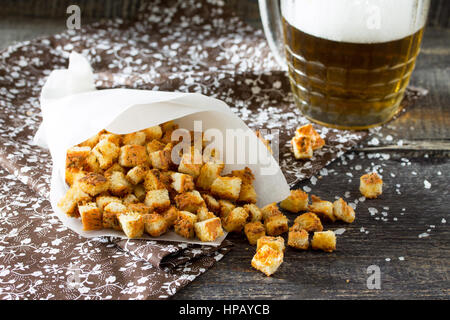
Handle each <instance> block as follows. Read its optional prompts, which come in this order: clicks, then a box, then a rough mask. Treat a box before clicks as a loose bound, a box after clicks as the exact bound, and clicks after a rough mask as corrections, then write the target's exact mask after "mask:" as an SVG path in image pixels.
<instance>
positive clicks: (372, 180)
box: [359, 172, 383, 199]
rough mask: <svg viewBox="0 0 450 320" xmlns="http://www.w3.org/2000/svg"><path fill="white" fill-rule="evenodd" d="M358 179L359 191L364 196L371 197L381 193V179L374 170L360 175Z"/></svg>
mask: <svg viewBox="0 0 450 320" xmlns="http://www.w3.org/2000/svg"><path fill="white" fill-rule="evenodd" d="M359 181H360V185H359V191H361V194H362V195H363V196H364V197H366V198H369V199H373V198H376V197H378V196H379V195H381V194H382V193H383V180H382V179H381V177H380V176H379V175H378V174H377V173H376V172H372V173H367V174H365V175H363V176H361V178H360V179H359Z"/></svg>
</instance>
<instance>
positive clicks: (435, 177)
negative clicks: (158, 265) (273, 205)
mask: <svg viewBox="0 0 450 320" xmlns="http://www.w3.org/2000/svg"><path fill="white" fill-rule="evenodd" d="M64 29H65V22H64V20H63V19H56V20H55V19H53V20H48V19H42V18H41V19H37V18H15V17H14V18H5V19H2V20H1V21H0V30H1V31H0V48H5V47H6V46H7V45H10V44H12V43H13V42H15V41H23V40H27V39H31V38H34V37H37V36H42V35H46V34H51V33H56V32H59V31H63V30H64ZM448 39H450V30H449V29H441V28H428V29H427V30H426V33H425V37H424V40H423V49H422V53H421V55H420V57H419V59H418V62H417V67H416V70H415V72H414V74H413V76H412V80H411V84H413V85H416V86H421V87H424V88H427V89H429V94H428V95H427V96H426V97H424V98H422V99H421V100H420V101H418V102H417V103H416V104H415V105H414V106H413V107H411V108H410V109H409V110H408V111H407V112H406V113H404V114H402V115H401V116H400V117H398V118H397V119H396V120H394V121H392V122H390V123H389V124H387V125H386V126H384V127H383V128H382V129H381V131H380V132H378V134H379V135H380V136H382V137H385V138H386V137H387V136H388V135H390V136H391V137H392V140H391V139H390V138H389V137H388V138H387V140H386V139H385V140H382V139H381V138H379V139H380V140H381V141H382V142H381V143H380V145H378V146H373V145H369V144H368V143H366V144H365V146H362V147H361V148H362V149H363V151H358V150H357V151H355V152H353V153H349V154H347V155H346V156H344V157H343V159H341V160H338V161H336V162H334V163H332V164H331V165H329V166H328V167H327V169H328V171H329V172H330V173H329V174H328V175H327V176H322V177H321V178H320V179H318V181H317V183H316V184H315V185H313V184H312V183H311V181H309V180H308V181H304V182H303V183H301V184H300V185H299V186H298V187H304V186H308V187H310V188H311V189H312V192H313V193H315V194H318V195H319V196H322V197H323V198H325V199H329V200H333V199H334V197H335V196H337V195H339V196H344V194H345V193H346V192H347V196H348V198H346V199H347V200H350V201H354V200H355V199H358V198H359V197H360V194H359V191H358V185H359V176H360V175H361V174H362V172H363V171H364V169H366V168H373V167H374V166H376V165H380V166H381V168H382V169H383V178H384V181H385V191H384V193H383V195H382V196H381V197H380V198H379V199H376V200H366V201H365V202H360V203H358V205H357V210H356V212H357V219H356V221H355V223H353V224H351V225H347V224H340V223H337V224H333V225H327V227H330V228H331V229H333V230H335V229H339V228H345V232H344V233H343V234H342V235H339V236H338V242H337V243H338V249H337V251H336V252H334V253H331V254H326V253H321V252H313V251H307V252H297V251H294V250H292V249H287V251H286V254H285V262H284V263H283V265H282V266H281V267H280V269H279V271H278V272H277V273H276V274H275V275H274V276H273V277H270V278H268V277H265V276H263V275H262V274H261V273H259V272H256V271H255V270H253V269H252V268H251V266H250V261H251V258H252V256H253V254H254V247H251V246H250V245H248V244H247V242H246V241H244V240H243V239H242V238H240V237H237V236H233V235H230V236H229V239H231V240H232V241H233V242H234V244H235V246H234V248H233V250H232V251H231V252H230V253H229V254H228V255H227V256H226V257H225V258H224V259H223V260H221V261H220V262H219V263H217V264H216V265H215V266H214V267H213V268H212V269H211V270H209V271H208V272H206V273H205V274H204V275H202V276H200V277H199V278H198V279H196V280H195V281H194V282H193V283H192V284H190V285H189V286H187V287H186V288H185V289H183V290H182V291H180V292H179V293H178V294H177V295H176V296H175V297H174V299H242V298H262V299H266V298H267V299H269V298H270V299H272V298H274V299H304V298H309V299H349V298H350V299H353V298H370V299H373V298H375V299H380V298H385V299H386V298H387V299H402V298H441V299H444V298H447V299H448V298H449V294H450V292H449V288H450V281H449V266H450V246H449V244H450V230H449V227H448V223H450V214H449V213H450V210H449V205H450V193H449V189H450V159H449V154H450V152H449V150H450V147H449V146H450V47H449V41H448ZM370 140H371V138H369V139H368V140H367V141H370ZM399 140H402V142H403V144H402V145H401V146H399V144H398V141H399ZM400 144H401V143H400ZM386 146H387V147H386ZM424 148H426V149H424ZM382 156H384V157H385V158H388V159H387V160H384V159H385V158H383V157H382ZM358 166H361V167H362V169H361V170H356V168H358ZM348 173H351V174H352V175H353V177H350V176H349V175H348ZM424 180H427V181H428V182H430V183H431V188H430V189H426V188H425V185H424ZM397 185H398V186H397ZM371 207H372V208H376V209H377V210H378V213H377V214H376V215H375V216H371V214H370V212H369V208H371ZM383 208H385V209H383ZM387 208H388V209H387ZM371 210H373V209H371ZM289 217H290V218H291V219H293V218H295V215H289ZM376 218H378V219H379V220H376ZM383 219H387V220H388V221H383ZM444 221H446V223H444ZM371 265H376V266H378V267H379V268H380V270H381V289H379V290H377V289H368V287H367V278H368V277H369V275H370V274H368V273H367V268H368V267H369V266H371Z"/></svg>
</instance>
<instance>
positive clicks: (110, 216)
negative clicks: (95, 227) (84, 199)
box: [102, 201, 129, 230]
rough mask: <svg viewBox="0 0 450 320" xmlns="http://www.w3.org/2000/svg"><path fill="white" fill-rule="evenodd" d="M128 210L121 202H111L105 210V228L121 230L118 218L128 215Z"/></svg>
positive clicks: (103, 217)
mask: <svg viewBox="0 0 450 320" xmlns="http://www.w3.org/2000/svg"><path fill="white" fill-rule="evenodd" d="M128 212H129V211H128V208H127V207H126V206H125V205H123V204H122V203H119V202H115V201H113V202H110V203H108V204H107V205H106V206H105V207H104V208H103V216H102V223H103V228H112V229H114V230H121V229H122V227H121V226H120V223H119V220H118V216H119V215H121V214H126V213H128Z"/></svg>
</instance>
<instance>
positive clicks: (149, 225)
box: [143, 213, 168, 237]
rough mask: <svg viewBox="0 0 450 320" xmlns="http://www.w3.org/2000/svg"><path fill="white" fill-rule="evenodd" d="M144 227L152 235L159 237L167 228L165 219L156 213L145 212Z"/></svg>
mask: <svg viewBox="0 0 450 320" xmlns="http://www.w3.org/2000/svg"><path fill="white" fill-rule="evenodd" d="M143 217H144V229H145V232H147V233H148V234H149V235H151V236H152V237H159V236H160V235H162V234H164V233H166V232H167V230H168V225H167V221H166V219H164V217H163V216H162V215H160V214H158V213H150V214H145V215H144V216H143Z"/></svg>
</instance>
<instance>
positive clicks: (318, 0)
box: [281, 0, 430, 43]
mask: <svg viewBox="0 0 450 320" xmlns="http://www.w3.org/2000/svg"><path fill="white" fill-rule="evenodd" d="M429 5H430V1H429V0H281V12H282V15H283V17H284V18H285V19H286V21H287V22H289V24H291V25H292V26H294V27H295V28H297V29H299V30H301V31H303V32H305V33H308V34H310V35H313V36H316V37H319V38H323V39H328V40H333V41H339V42H352V43H379V42H388V41H393V40H398V39H402V38H404V37H407V36H409V35H411V34H413V33H415V32H417V31H418V30H420V29H421V28H422V27H423V26H424V25H425V21H426V17H427V13H428V8H429Z"/></svg>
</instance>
